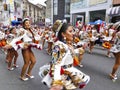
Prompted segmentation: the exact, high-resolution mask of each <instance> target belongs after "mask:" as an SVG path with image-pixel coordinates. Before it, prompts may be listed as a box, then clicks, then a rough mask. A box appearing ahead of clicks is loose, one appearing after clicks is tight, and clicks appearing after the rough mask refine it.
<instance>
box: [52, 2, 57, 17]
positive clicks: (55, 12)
mask: <svg viewBox="0 0 120 90" xmlns="http://www.w3.org/2000/svg"><path fill="white" fill-rule="evenodd" d="M53 13H54V15H57V14H58V0H53Z"/></svg>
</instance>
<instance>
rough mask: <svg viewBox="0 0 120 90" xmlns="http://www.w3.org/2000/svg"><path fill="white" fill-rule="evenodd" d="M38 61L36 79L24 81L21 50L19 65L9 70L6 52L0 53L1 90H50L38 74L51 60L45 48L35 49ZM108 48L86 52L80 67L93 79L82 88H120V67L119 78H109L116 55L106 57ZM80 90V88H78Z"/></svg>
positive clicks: (115, 89) (118, 89)
mask: <svg viewBox="0 0 120 90" xmlns="http://www.w3.org/2000/svg"><path fill="white" fill-rule="evenodd" d="M33 51H34V54H35V56H36V60H37V63H36V65H35V67H34V69H33V72H32V73H33V75H34V76H35V79H30V80H29V81H26V82H23V81H21V80H20V79H19V76H20V72H21V68H22V65H23V58H22V56H21V51H20V50H19V51H18V52H19V58H18V61H17V63H18V65H19V68H16V69H15V70H14V71H8V70H7V64H6V63H5V54H1V53H0V90H49V89H48V88H47V86H45V85H43V84H42V83H41V78H40V77H39V75H38V72H39V67H40V66H42V65H44V64H46V63H47V62H49V61H50V60H51V56H49V55H48V54H47V53H46V51H45V50H41V51H39V50H36V49H33ZM106 52H107V51H106V50H103V49H101V48H97V47H96V48H95V49H94V50H93V53H92V54H89V53H88V52H87V50H86V53H85V55H84V58H83V61H82V63H83V65H84V67H83V68H79V67H78V69H80V70H81V71H83V72H84V73H86V74H88V75H90V77H91V80H90V82H89V83H88V85H87V86H86V87H85V88H84V89H82V90H120V72H119V71H120V69H119V70H118V80H117V81H116V82H113V81H112V80H110V78H109V76H108V75H109V73H110V72H111V70H112V66H113V64H114V57H111V58H108V57H106V56H105V55H106ZM77 90H79V89H77Z"/></svg>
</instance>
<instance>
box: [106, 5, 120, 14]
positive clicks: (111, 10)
mask: <svg viewBox="0 0 120 90" xmlns="http://www.w3.org/2000/svg"><path fill="white" fill-rule="evenodd" d="M107 14H108V15H109V16H114V15H120V6H117V7H112V8H109V9H108V10H107Z"/></svg>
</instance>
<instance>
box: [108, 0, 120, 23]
mask: <svg viewBox="0 0 120 90" xmlns="http://www.w3.org/2000/svg"><path fill="white" fill-rule="evenodd" d="M107 14H108V16H109V17H110V22H112V23H115V22H117V21H120V0H113V3H112V7H111V8H109V9H108V13H107Z"/></svg>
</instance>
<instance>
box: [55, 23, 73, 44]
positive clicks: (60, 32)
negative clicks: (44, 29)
mask: <svg viewBox="0 0 120 90" xmlns="http://www.w3.org/2000/svg"><path fill="white" fill-rule="evenodd" d="M69 26H71V25H70V24H67V23H63V24H62V27H61V28H60V30H59V32H58V35H57V38H58V40H60V41H62V42H63V40H64V39H63V36H62V33H66V30H67V29H68V27H69Z"/></svg>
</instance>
